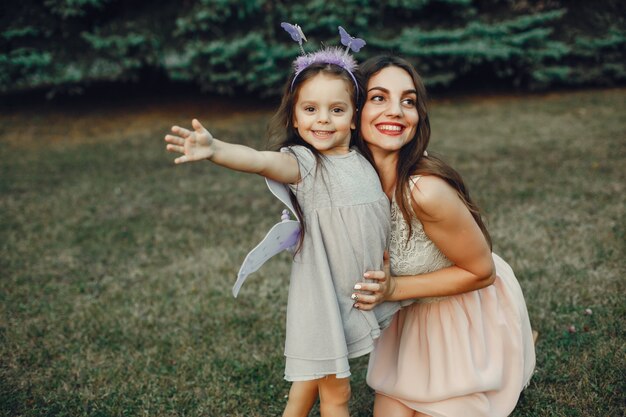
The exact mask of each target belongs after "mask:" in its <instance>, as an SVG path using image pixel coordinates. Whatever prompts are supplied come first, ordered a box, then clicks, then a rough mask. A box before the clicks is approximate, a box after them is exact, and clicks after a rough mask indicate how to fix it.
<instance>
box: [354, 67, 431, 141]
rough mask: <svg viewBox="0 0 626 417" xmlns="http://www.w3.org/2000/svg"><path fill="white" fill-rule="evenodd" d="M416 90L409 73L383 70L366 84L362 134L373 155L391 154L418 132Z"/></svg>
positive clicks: (388, 69) (389, 69)
mask: <svg viewBox="0 0 626 417" xmlns="http://www.w3.org/2000/svg"><path fill="white" fill-rule="evenodd" d="M418 122H419V115H418V113H417V91H416V89H415V84H413V79H412V78H411V76H410V75H409V73H408V72H406V71H405V70H403V69H402V68H399V67H394V66H390V67H385V68H383V69H382V70H380V71H379V72H377V73H376V74H374V75H372V76H371V77H370V79H369V80H368V82H367V98H366V100H365V104H364V106H363V111H362V113H361V134H362V136H363V139H364V140H365V142H366V143H367V145H368V146H369V148H370V150H371V151H372V153H376V152H379V151H383V152H394V151H398V150H399V149H400V148H402V147H403V146H404V145H405V144H406V143H408V142H409V141H411V140H412V139H413V137H414V136H415V132H416V131H417V124H418Z"/></svg>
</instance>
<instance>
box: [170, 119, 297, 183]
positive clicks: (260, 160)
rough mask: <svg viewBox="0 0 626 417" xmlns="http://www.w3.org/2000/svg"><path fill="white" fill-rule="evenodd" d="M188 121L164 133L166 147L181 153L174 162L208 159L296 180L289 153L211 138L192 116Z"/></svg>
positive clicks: (235, 168)
mask: <svg viewBox="0 0 626 417" xmlns="http://www.w3.org/2000/svg"><path fill="white" fill-rule="evenodd" d="M191 125H192V127H193V130H188V129H185V128H183V127H180V126H172V133H173V134H171V135H166V136H165V141H166V142H167V143H168V145H167V146H166V149H167V150H168V151H169V152H177V153H180V154H182V156H179V157H178V158H176V159H175V160H174V162H175V163H177V164H182V163H185V162H191V161H200V160H203V159H208V160H210V161H212V162H214V163H216V164H217V165H221V166H223V167H226V168H230V169H234V170H236V171H242V172H249V173H253V174H259V175H263V176H264V177H267V178H270V179H273V180H276V181H279V182H283V183H288V184H294V183H296V182H298V181H299V180H300V170H299V168H298V161H297V160H296V158H295V157H294V156H293V155H291V154H290V153H283V152H273V151H257V150H256V149H253V148H250V147H248V146H243V145H237V144H233V143H227V142H223V141H221V140H218V139H215V138H214V137H213V135H211V133H210V132H209V131H208V130H206V129H205V128H204V126H202V124H201V123H200V122H199V121H198V120H197V119H193V121H192V122H191Z"/></svg>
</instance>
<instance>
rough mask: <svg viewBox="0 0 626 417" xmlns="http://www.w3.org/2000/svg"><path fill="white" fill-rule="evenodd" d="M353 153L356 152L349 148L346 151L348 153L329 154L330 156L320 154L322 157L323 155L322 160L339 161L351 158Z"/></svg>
mask: <svg viewBox="0 0 626 417" xmlns="http://www.w3.org/2000/svg"><path fill="white" fill-rule="evenodd" d="M355 152H356V151H355V150H354V149H352V148H350V150H348V152H346V153H340V154H330V155H326V154H322V155H324V158H332V159H340V158H347V157H349V156H352V155H353V154H354V153H355Z"/></svg>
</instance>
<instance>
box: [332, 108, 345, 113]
mask: <svg viewBox="0 0 626 417" xmlns="http://www.w3.org/2000/svg"><path fill="white" fill-rule="evenodd" d="M343 111H344V110H343V109H341V108H339V107H335V108H334V109H333V110H332V112H333V113H343Z"/></svg>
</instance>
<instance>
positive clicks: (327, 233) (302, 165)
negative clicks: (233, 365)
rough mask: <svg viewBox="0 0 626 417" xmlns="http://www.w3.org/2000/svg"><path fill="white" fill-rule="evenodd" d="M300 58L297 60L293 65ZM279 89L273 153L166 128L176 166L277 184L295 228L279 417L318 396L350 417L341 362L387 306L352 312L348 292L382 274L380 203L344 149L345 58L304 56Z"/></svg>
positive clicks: (369, 172) (352, 83)
mask: <svg viewBox="0 0 626 417" xmlns="http://www.w3.org/2000/svg"><path fill="white" fill-rule="evenodd" d="M301 58H303V57H301ZM304 58H306V60H307V61H306V62H305V64H304V65H300V66H299V67H298V66H297V67H296V72H295V73H294V74H293V75H292V76H291V77H290V79H289V80H288V82H287V84H286V87H285V91H284V95H283V98H282V103H281V105H280V108H279V109H278V111H277V113H276V115H275V116H274V118H273V119H272V123H271V125H270V132H271V133H273V136H274V138H273V139H276V137H278V139H279V144H280V151H279V152H275V151H256V150H254V149H251V148H248V147H245V146H240V145H235V144H229V143H226V142H222V141H220V140H218V139H215V138H213V136H212V135H211V134H210V133H209V132H208V131H207V130H206V129H205V128H204V127H203V126H202V125H201V124H200V122H199V121H198V120H195V119H194V120H193V122H192V126H193V130H187V129H184V128H181V127H178V126H174V127H172V132H173V135H167V136H166V137H165V140H166V141H167V142H168V143H169V144H168V145H167V150H168V151H172V152H178V153H181V154H183V155H182V156H180V157H178V158H176V159H175V162H176V163H183V162H189V161H197V160H202V159H208V160H210V161H212V162H214V163H216V164H218V165H221V166H224V167H227V168H230V169H234V170H238V171H243V172H250V173H256V174H259V175H263V176H265V177H267V178H271V179H274V180H277V181H280V182H283V183H286V184H289V187H290V189H291V191H292V192H293V194H294V195H295V197H296V200H297V203H298V206H299V211H301V214H302V216H301V218H302V219H303V225H302V231H303V233H304V236H303V239H302V241H301V244H300V246H299V249H298V251H297V252H296V254H295V256H294V263H293V269H292V274H291V279H290V285H289V298H288V306H287V330H286V343H285V356H286V368H285V379H287V380H288V381H293V383H292V386H291V390H290V394H289V400H288V403H287V406H286V408H285V411H284V414H283V416H289V417H291V416H306V415H308V412H309V410H310V409H311V407H312V405H313V404H314V402H315V401H316V399H317V396H318V395H319V398H320V411H321V414H322V416H325V417H342V416H346V417H347V416H349V412H348V400H349V398H350V385H349V378H348V377H349V376H350V367H349V364H348V358H352V357H358V356H362V355H365V354H367V353H369V352H370V351H371V350H372V349H373V341H374V339H375V338H377V337H378V335H379V333H380V329H381V327H384V325H385V324H386V323H387V322H389V321H390V320H391V317H392V315H393V314H394V313H395V312H396V311H397V309H398V307H397V304H396V303H387V304H383V305H381V306H379V307H380V308H378V309H377V310H376V311H361V310H357V309H354V308H353V301H352V299H351V294H352V288H353V286H354V284H355V283H356V281H357V280H358V278H359V277H360V276H362V275H363V273H364V272H365V271H367V270H372V269H380V268H381V267H382V262H383V260H382V255H383V251H384V250H385V248H386V245H387V234H388V232H389V228H390V223H389V201H388V199H387V197H386V196H385V194H384V193H383V191H382V189H381V187H380V182H379V180H378V176H377V174H376V171H375V170H374V168H373V167H372V166H371V165H370V163H369V162H368V161H367V160H366V159H365V158H364V157H363V156H362V155H361V154H360V153H359V152H358V151H356V150H355V149H353V148H351V145H352V144H353V142H354V140H356V139H355V137H356V135H354V130H355V128H356V102H357V99H356V98H357V95H358V94H359V92H358V89H359V86H358V85H357V82H356V78H355V76H354V74H353V72H354V70H355V67H354V65H353V61H351V62H347V63H346V60H348V61H350V60H351V57H350V56H347V55H345V54H344V52H343V51H339V50H334V49H331V50H328V49H327V50H323V51H319V52H317V53H315V54H310V55H307V56H306V57H304Z"/></svg>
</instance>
